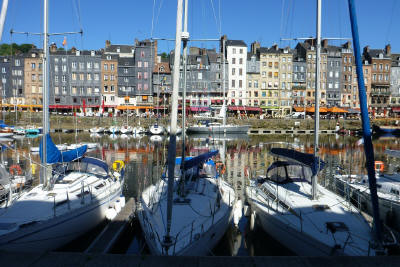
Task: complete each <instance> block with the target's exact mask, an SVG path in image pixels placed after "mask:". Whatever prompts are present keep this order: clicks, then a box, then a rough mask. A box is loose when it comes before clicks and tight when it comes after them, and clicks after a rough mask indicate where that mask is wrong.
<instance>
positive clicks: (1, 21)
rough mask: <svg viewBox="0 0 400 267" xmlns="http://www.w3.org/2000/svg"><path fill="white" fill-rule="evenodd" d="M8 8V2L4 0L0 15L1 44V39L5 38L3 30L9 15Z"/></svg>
mask: <svg viewBox="0 0 400 267" xmlns="http://www.w3.org/2000/svg"><path fill="white" fill-rule="evenodd" d="M7 7H8V0H3V5H2V7H1V14H0V42H1V40H2V39H1V38H2V37H3V29H4V22H5V20H6V15H7Z"/></svg>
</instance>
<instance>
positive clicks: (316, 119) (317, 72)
mask: <svg viewBox="0 0 400 267" xmlns="http://www.w3.org/2000/svg"><path fill="white" fill-rule="evenodd" d="M316 46H317V51H316V53H317V56H316V61H315V67H316V69H315V113H314V115H315V116H314V123H315V124H314V166H313V176H312V181H311V183H312V199H316V198H317V190H318V184H317V178H318V176H317V174H318V170H319V157H318V141H319V140H318V134H319V133H318V132H319V92H320V86H321V83H320V80H321V66H320V62H321V0H317V44H316Z"/></svg>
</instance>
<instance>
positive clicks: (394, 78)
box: [390, 54, 400, 114]
mask: <svg viewBox="0 0 400 267" xmlns="http://www.w3.org/2000/svg"><path fill="white" fill-rule="evenodd" d="M391 56H392V68H391V71H390V92H391V96H390V106H391V108H392V111H393V112H395V113H397V114H399V112H400V54H392V55H391Z"/></svg>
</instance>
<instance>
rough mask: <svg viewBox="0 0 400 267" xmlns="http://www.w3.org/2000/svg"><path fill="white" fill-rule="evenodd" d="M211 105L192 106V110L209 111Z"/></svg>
mask: <svg viewBox="0 0 400 267" xmlns="http://www.w3.org/2000/svg"><path fill="white" fill-rule="evenodd" d="M209 110H210V108H209V107H190V111H195V112H198V111H200V112H202V111H209Z"/></svg>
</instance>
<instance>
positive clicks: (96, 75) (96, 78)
mask: <svg viewBox="0 0 400 267" xmlns="http://www.w3.org/2000/svg"><path fill="white" fill-rule="evenodd" d="M99 78H100V76H99V74H98V73H95V74H94V80H95V81H98V80H99Z"/></svg>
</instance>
